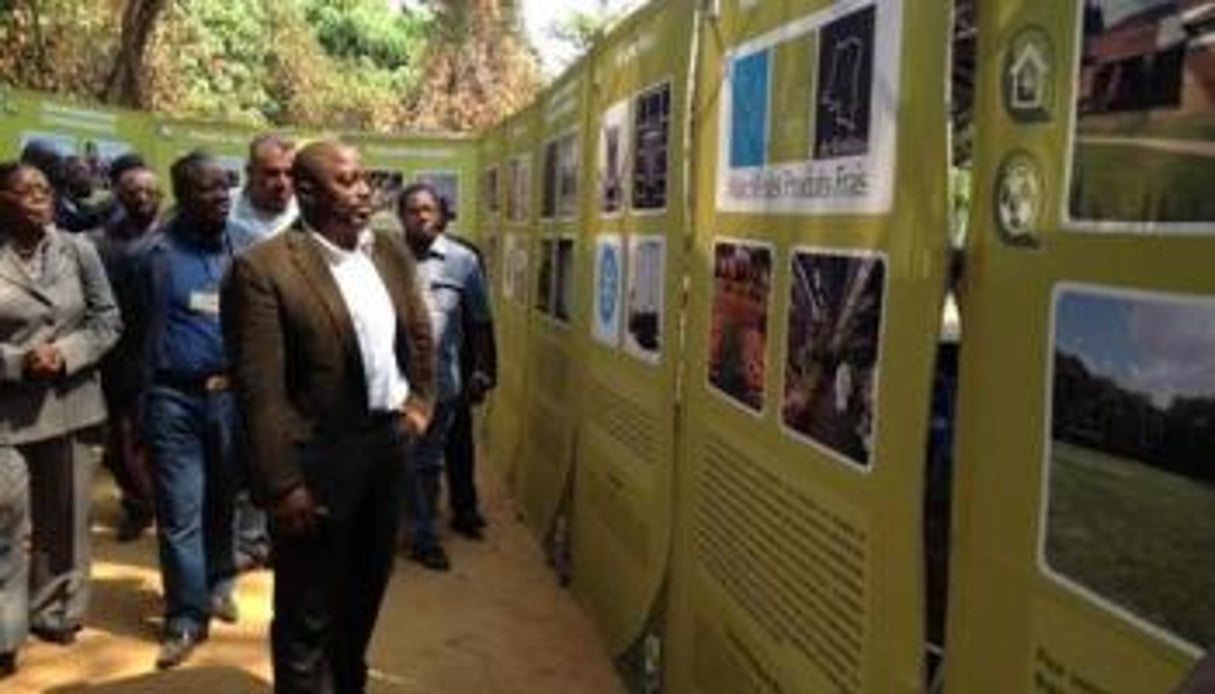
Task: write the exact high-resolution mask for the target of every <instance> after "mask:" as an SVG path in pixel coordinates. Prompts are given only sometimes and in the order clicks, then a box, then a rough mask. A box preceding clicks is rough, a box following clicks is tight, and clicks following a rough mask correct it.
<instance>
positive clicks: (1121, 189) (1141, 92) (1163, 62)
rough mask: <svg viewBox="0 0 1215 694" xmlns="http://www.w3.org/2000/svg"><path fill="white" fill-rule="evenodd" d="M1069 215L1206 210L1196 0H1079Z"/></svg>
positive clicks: (1208, 47) (1113, 216)
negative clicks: (1079, 24)
mask: <svg viewBox="0 0 1215 694" xmlns="http://www.w3.org/2000/svg"><path fill="white" fill-rule="evenodd" d="M1081 11H1082V19H1081V21H1082V23H1083V29H1082V33H1081V42H1082V45H1081V47H1080V50H1079V51H1078V55H1079V64H1078V72H1077V81H1076V84H1077V89H1076V104H1075V106H1076V116H1075V123H1074V132H1073V133H1072V151H1071V172H1070V173H1071V185H1070V191H1069V197H1068V217H1069V218H1070V220H1071V221H1073V222H1080V223H1083V222H1098V223H1100V222H1107V223H1117V222H1124V223H1132V224H1149V225H1155V224H1160V225H1166V226H1167V225H1177V224H1192V223H1199V222H1209V221H1213V220H1215V198H1213V197H1212V196H1210V195H1208V194H1206V193H1207V188H1209V186H1208V185H1205V182H1209V181H1211V180H1212V176H1215V118H1213V116H1215V17H1213V16H1212V15H1213V13H1212V12H1211V11H1210V8H1209V7H1207V6H1206V4H1205V3H1204V0H1085V2H1084V4H1083V8H1082V10H1081Z"/></svg>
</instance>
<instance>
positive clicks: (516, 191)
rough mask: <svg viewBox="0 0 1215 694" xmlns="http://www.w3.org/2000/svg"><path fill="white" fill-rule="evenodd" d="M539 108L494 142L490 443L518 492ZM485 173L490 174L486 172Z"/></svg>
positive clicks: (505, 126) (504, 127)
mask: <svg viewBox="0 0 1215 694" xmlns="http://www.w3.org/2000/svg"><path fill="white" fill-rule="evenodd" d="M539 118H540V115H539V109H537V108H535V107H532V108H530V109H528V110H525V111H522V112H520V113H518V114H516V115H514V116H512V117H511V118H509V119H507V120H506V121H505V122H503V123H502V124H500V125H499V126H497V128H496V129H495V134H494V135H493V137H492V138H491V142H496V143H497V145H498V146H496V147H492V148H491V152H492V153H495V154H496V155H497V157H498V158H497V159H496V160H495V161H496V162H497V166H496V169H497V174H496V176H497V179H498V186H499V189H500V193H499V200H500V205H499V207H498V213H497V219H498V220H499V221H498V223H497V228H498V229H499V230H500V239H501V242H500V245H499V261H498V268H497V274H498V281H497V282H496V284H495V287H494V290H495V298H496V307H497V313H496V314H495V316H494V318H495V329H496V330H497V340H498V364H499V368H498V387H497V388H496V389H495V390H494V392H493V395H492V397H491V401H490V413H489V441H488V445H489V448H490V450H491V451H492V454H491V455H492V457H493V464H494V466H495V467H496V468H498V469H499V470H501V471H503V473H504V475H505V479H506V482H507V487H508V489H509V490H511V491H512V492H513V493H516V494H517V493H518V491H519V489H520V482H521V478H522V475H521V473H520V472H519V469H520V467H521V466H522V464H523V462H522V450H521V449H522V446H523V436H524V431H525V426H526V421H527V418H526V414H527V411H528V387H529V386H528V382H529V376H530V374H529V369H528V366H529V364H530V360H529V357H528V355H529V353H528V347H529V344H528V340H529V336H530V320H531V301H532V298H533V297H532V292H533V289H534V286H533V283H534V274H535V270H534V268H533V265H534V258H533V253H534V251H533V240H534V237H535V223H534V222H535V217H534V214H535V211H536V209H537V197H538V195H537V192H536V188H537V186H536V181H537V180H538V176H537V175H536V173H535V165H534V153H535V149H536V146H535V143H536V142H537V140H538V138H539V132H540V124H539ZM483 175H484V172H483Z"/></svg>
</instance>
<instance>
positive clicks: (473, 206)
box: [341, 133, 480, 241]
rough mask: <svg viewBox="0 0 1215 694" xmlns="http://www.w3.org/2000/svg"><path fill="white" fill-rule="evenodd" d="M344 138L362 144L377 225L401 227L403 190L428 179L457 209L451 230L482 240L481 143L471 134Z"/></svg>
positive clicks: (352, 134) (450, 231)
mask: <svg viewBox="0 0 1215 694" xmlns="http://www.w3.org/2000/svg"><path fill="white" fill-rule="evenodd" d="M341 139H342V140H343V141H345V142H348V143H350V144H352V145H355V146H356V147H358V149H359V152H360V153H361V154H362V156H363V164H364V165H365V166H366V168H367V171H368V175H369V176H370V179H371V183H372V188H373V191H374V193H373V196H374V199H375V207H376V213H375V215H374V217H373V218H372V223H373V225H374V226H376V227H377V228H383V229H399V228H400V222H399V220H398V219H397V215H396V210H395V209H394V205H395V204H396V197H397V194H398V193H400V191H401V190H402V189H403V188H404V187H405V186H407V185H409V184H411V183H415V182H422V181H424V182H427V183H430V184H431V185H433V186H434V187H435V189H436V191H437V192H438V193H439V194H440V195H442V196H444V197H446V198H447V200H448V203H449V204H450V205H451V209H452V211H453V212H454V213H455V215H456V217H455V219H454V220H453V221H452V222H451V223H450V224H449V225H448V233H453V234H457V235H459V236H462V237H465V238H468V239H469V240H472V241H476V240H477V232H478V229H479V228H480V227H479V225H478V224H477V196H478V191H477V186H476V180H477V178H476V177H477V148H478V143H477V141H476V140H474V139H470V138H457V137H419V136H405V137H386V136H376V135H367V134H360V133H348V134H344V135H342V136H341Z"/></svg>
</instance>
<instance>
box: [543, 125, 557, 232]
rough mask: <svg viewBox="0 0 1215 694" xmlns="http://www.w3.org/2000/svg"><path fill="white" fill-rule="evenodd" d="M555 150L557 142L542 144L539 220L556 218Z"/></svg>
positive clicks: (550, 141)
mask: <svg viewBox="0 0 1215 694" xmlns="http://www.w3.org/2000/svg"><path fill="white" fill-rule="evenodd" d="M557 150H558V140H549V141H548V142H546V143H544V163H543V167H544V168H543V169H541V171H542V175H541V176H540V218H541V219H552V218H553V217H556V216H557V158H558V157H557Z"/></svg>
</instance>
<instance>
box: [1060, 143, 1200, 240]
mask: <svg viewBox="0 0 1215 694" xmlns="http://www.w3.org/2000/svg"><path fill="white" fill-rule="evenodd" d="M1072 166H1073V176H1072V189H1071V202H1070V208H1071V216H1072V218H1073V219H1086V220H1118V221H1131V222H1134V221H1161V222H1190V221H1204V220H1213V219H1215V195H1211V181H1212V180H1215V157H1204V156H1200V155H1189V154H1182V153H1179V152H1162V151H1156V150H1151V149H1147V148H1143V147H1126V146H1120V145H1104V144H1092V143H1087V144H1079V145H1077V146H1076V153H1075V159H1074V160H1073V162H1072Z"/></svg>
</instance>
